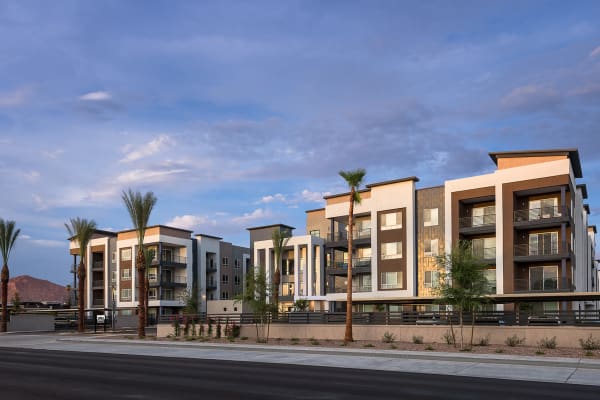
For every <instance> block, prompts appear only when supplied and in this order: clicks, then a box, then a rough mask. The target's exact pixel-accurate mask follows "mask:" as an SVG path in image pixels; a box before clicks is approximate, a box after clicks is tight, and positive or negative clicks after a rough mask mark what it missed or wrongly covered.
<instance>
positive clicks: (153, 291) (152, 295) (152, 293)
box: [148, 288, 158, 300]
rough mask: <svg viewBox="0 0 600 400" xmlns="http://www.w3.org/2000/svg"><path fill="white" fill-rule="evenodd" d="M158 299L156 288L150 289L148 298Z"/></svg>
mask: <svg viewBox="0 0 600 400" xmlns="http://www.w3.org/2000/svg"><path fill="white" fill-rule="evenodd" d="M156 299H158V292H157V290H156V288H150V289H148V300H156Z"/></svg>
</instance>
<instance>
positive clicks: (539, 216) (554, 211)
mask: <svg viewBox="0 0 600 400" xmlns="http://www.w3.org/2000/svg"><path fill="white" fill-rule="evenodd" d="M563 215H570V212H569V208H568V207H567V206H556V207H541V208H527V209H523V210H516V211H515V212H514V222H527V221H540V220H547V219H553V218H560V217H562V216H563Z"/></svg>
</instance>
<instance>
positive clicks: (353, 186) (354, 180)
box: [340, 168, 367, 343]
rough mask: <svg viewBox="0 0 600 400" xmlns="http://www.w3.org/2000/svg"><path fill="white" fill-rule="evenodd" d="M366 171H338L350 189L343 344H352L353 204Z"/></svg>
mask: <svg viewBox="0 0 600 400" xmlns="http://www.w3.org/2000/svg"><path fill="white" fill-rule="evenodd" d="M366 173H367V171H365V170H364V169H363V168H359V169H356V170H353V171H340V176H341V177H342V178H344V179H345V180H346V183H347V184H348V186H349V187H350V208H349V210H348V284H347V287H346V292H347V295H346V331H345V332H344V343H348V342H353V341H354V339H353V338H352V233H353V232H352V229H353V227H354V203H357V204H360V201H361V199H360V193H359V192H358V190H357V189H358V187H359V186H360V184H361V183H362V181H363V179H364V177H365V175H366Z"/></svg>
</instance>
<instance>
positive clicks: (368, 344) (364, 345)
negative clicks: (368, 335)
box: [363, 343, 375, 347]
mask: <svg viewBox="0 0 600 400" xmlns="http://www.w3.org/2000/svg"><path fill="white" fill-rule="evenodd" d="M363 347H375V345H374V344H372V343H367V344H363Z"/></svg>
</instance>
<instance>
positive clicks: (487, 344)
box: [477, 335, 490, 346]
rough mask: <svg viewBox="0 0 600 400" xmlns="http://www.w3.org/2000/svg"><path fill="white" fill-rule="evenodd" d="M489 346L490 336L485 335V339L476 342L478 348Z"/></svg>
mask: <svg viewBox="0 0 600 400" xmlns="http://www.w3.org/2000/svg"><path fill="white" fill-rule="evenodd" d="M489 344H490V335H486V336H485V337H482V338H479V340H478V341H477V345H478V346H489Z"/></svg>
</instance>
